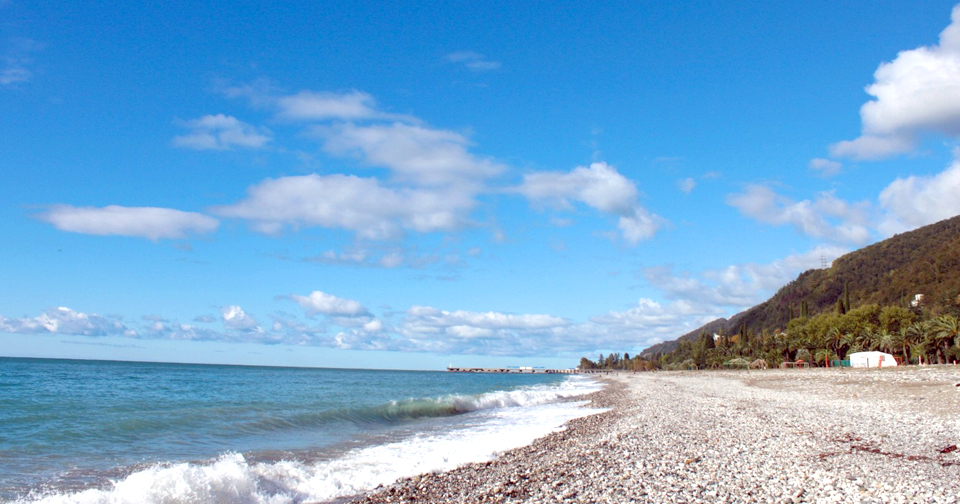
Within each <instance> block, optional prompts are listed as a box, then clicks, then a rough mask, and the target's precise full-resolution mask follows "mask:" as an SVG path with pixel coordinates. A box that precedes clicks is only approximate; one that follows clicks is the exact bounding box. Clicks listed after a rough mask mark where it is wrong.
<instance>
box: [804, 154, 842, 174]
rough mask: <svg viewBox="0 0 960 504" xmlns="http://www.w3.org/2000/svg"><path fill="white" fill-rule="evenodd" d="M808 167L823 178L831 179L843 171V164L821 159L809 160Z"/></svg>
mask: <svg viewBox="0 0 960 504" xmlns="http://www.w3.org/2000/svg"><path fill="white" fill-rule="evenodd" d="M808 166H809V167H810V169H811V170H814V171H816V172H818V173H819V174H820V175H821V176H823V177H831V176H833V175H836V174H838V173H840V170H842V169H843V163H841V162H839V161H833V160H831V159H823V158H814V159H811V160H810V164H809V165H808Z"/></svg>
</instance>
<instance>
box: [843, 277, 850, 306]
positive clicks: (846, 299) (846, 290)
mask: <svg viewBox="0 0 960 504" xmlns="http://www.w3.org/2000/svg"><path fill="white" fill-rule="evenodd" d="M848 311H850V282H843V313H847V312H848Z"/></svg>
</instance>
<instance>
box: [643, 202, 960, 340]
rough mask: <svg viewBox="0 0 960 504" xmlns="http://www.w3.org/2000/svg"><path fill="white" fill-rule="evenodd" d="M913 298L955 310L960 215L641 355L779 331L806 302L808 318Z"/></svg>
mask: <svg viewBox="0 0 960 504" xmlns="http://www.w3.org/2000/svg"><path fill="white" fill-rule="evenodd" d="M845 290H846V293H845ZM916 294H923V306H924V308H925V309H928V310H931V311H932V312H933V313H942V312H952V311H954V310H956V309H957V301H958V295H960V216H957V217H953V218H951V219H947V220H944V221H940V222H937V223H935V224H931V225H929V226H924V227H922V228H919V229H916V230H914V231H910V232H907V233H903V234H899V235H896V236H893V237H891V238H888V239H886V240H884V241H881V242H879V243H875V244H873V245H870V246H868V247H864V248H862V249H860V250H857V251H854V252H851V253H849V254H846V255H844V256H842V257H839V258H837V259H836V260H835V261H833V264H832V265H831V266H830V267H829V268H827V269H814V270H808V271H805V272H803V273H801V274H800V276H799V277H797V279H796V280H794V281H793V282H790V283H789V284H787V285H785V286H784V287H783V288H781V289H780V290H779V291H778V292H777V293H776V294H774V295H773V297H771V298H770V299H768V300H767V301H765V302H763V303H761V304H759V305H757V306H754V307H753V308H750V309H748V310H746V311H743V312H741V313H738V314H737V315H734V316H733V317H731V318H730V319H729V320H727V319H718V320H715V321H713V322H710V323H709V324H707V325H705V326H703V327H701V328H698V329H697V330H695V331H693V332H690V333H688V334H685V335H683V336H681V337H680V338H678V339H677V340H674V341H667V342H664V343H660V344H657V345H653V346H651V347H650V348H647V349H646V350H644V351H643V352H642V353H641V356H643V357H649V356H652V355H654V354H657V353H666V352H670V351H672V350H673V349H674V348H676V346H677V342H678V341H680V340H690V339H693V338H696V337H697V335H698V334H700V331H702V330H703V331H706V332H707V333H708V334H712V333H715V332H718V331H719V330H720V329H722V330H723V331H724V332H725V333H728V334H729V333H733V332H737V331H739V330H740V327H741V326H746V328H748V329H750V330H752V331H753V332H754V333H760V332H761V331H764V330H770V331H773V330H776V329H782V328H784V327H786V325H787V322H789V320H790V314H791V311H792V312H793V313H794V314H795V315H799V314H800V310H801V306H802V305H803V303H804V302H805V303H806V306H807V310H808V313H809V314H810V315H816V314H818V313H821V312H823V311H827V310H833V309H836V306H837V302H838V300H840V299H845V298H849V306H848V307H847V308H850V307H857V306H860V305H863V304H869V303H876V304H879V305H881V306H885V305H897V306H908V305H909V303H910V301H911V300H912V299H913V298H914V296H915V295H916Z"/></svg>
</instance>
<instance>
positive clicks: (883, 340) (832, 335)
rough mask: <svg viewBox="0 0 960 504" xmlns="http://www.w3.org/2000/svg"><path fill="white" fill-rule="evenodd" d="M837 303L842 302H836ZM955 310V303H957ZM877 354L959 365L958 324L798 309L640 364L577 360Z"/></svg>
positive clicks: (703, 363)
mask: <svg viewBox="0 0 960 504" xmlns="http://www.w3.org/2000/svg"><path fill="white" fill-rule="evenodd" d="M841 299H842V298H841ZM957 301H958V306H960V298H958V300H957ZM864 350H880V351H883V352H887V353H889V354H892V355H894V356H896V357H897V360H898V361H900V363H901V364H907V363H910V364H921V363H938V364H945V363H948V362H954V361H957V360H960V319H958V317H957V316H955V315H952V314H932V313H928V312H926V311H925V310H924V309H923V308H922V307H914V308H904V307H900V306H884V307H880V306H879V305H876V304H868V305H863V306H860V307H857V308H854V309H851V310H847V309H846V306H844V303H843V302H838V304H837V308H836V310H833V311H830V312H825V313H820V314H818V315H813V316H810V315H809V314H808V313H807V310H806V307H805V306H801V309H800V310H799V316H797V315H795V318H792V320H790V321H789V323H788V324H787V327H786V328H785V329H777V330H772V331H762V332H760V333H759V334H756V333H754V332H753V331H751V330H750V329H748V328H747V327H744V326H741V327H740V330H739V331H738V332H736V333H732V334H724V333H723V332H722V331H721V332H720V333H718V334H707V333H706V332H701V333H700V335H699V336H698V337H697V338H696V339H694V340H681V341H680V342H679V343H678V346H677V348H676V349H675V350H674V351H672V352H669V353H665V354H658V355H655V356H652V357H651V358H648V359H644V358H641V357H639V356H636V357H633V358H631V357H630V355H629V354H624V355H623V356H622V357H621V356H620V354H617V353H614V354H610V355H608V356H604V355H603V354H601V355H600V356H599V358H598V359H597V361H596V362H594V361H592V360H590V359H587V358H586V357H584V358H582V359H581V360H580V367H581V368H582V369H621V370H632V371H646V370H652V369H709V368H722V367H744V366H746V365H748V364H750V363H758V362H759V361H761V360H762V361H763V363H765V364H766V365H768V366H771V367H775V366H778V365H779V364H780V363H781V362H784V361H787V362H795V361H800V360H802V361H806V362H810V363H815V364H817V365H821V366H823V365H830V363H831V362H835V361H839V360H844V359H846V358H847V356H848V355H849V354H851V353H853V352H858V351H864Z"/></svg>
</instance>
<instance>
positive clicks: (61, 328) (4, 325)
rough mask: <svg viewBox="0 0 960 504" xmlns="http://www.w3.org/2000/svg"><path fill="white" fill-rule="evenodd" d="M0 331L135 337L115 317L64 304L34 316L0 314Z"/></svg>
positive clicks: (134, 332)
mask: <svg viewBox="0 0 960 504" xmlns="http://www.w3.org/2000/svg"><path fill="white" fill-rule="evenodd" d="M0 332H7V333H21V334H69V335H75V336H135V335H136V331H133V330H132V329H129V328H127V327H126V326H125V325H124V324H123V323H121V322H120V320H118V319H117V318H113V317H105V316H103V315H97V314H88V313H83V312H78V311H75V310H72V309H70V308H67V307H63V306H61V307H59V308H52V309H50V310H47V311H46V312H44V313H42V314H40V315H38V316H36V317H24V318H14V319H10V318H5V317H3V316H2V315H0Z"/></svg>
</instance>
